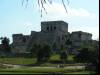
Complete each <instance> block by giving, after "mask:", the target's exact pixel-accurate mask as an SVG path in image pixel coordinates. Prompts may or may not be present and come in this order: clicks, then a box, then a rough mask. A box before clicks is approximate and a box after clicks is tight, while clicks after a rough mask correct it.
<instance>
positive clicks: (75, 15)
mask: <svg viewBox="0 0 100 75" xmlns="http://www.w3.org/2000/svg"><path fill="white" fill-rule="evenodd" d="M36 1H37V0H30V1H29V2H28V5H27V7H26V3H24V5H23V6H22V0H0V37H1V36H7V37H8V38H10V40H11V41H12V34H18V33H22V34H25V35H30V33H31V31H40V30H41V27H40V23H41V21H51V20H63V21H65V22H68V23H69V32H72V31H84V32H89V33H92V34H93V37H92V38H93V39H97V38H98V37H99V0H69V1H70V4H69V5H67V2H65V3H66V6H67V11H68V13H66V11H65V9H64V7H63V5H62V4H61V2H60V0H54V2H53V4H52V5H50V4H48V5H45V8H46V11H47V12H48V14H45V12H43V17H42V18H41V17H40V15H41V14H40V10H39V7H38V4H37V2H36ZM65 1H67V0H65Z"/></svg>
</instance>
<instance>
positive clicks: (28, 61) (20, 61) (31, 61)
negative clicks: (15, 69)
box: [0, 58, 36, 65]
mask: <svg viewBox="0 0 100 75" xmlns="http://www.w3.org/2000/svg"><path fill="white" fill-rule="evenodd" d="M0 63H6V64H23V65H24V64H34V63H36V58H0Z"/></svg>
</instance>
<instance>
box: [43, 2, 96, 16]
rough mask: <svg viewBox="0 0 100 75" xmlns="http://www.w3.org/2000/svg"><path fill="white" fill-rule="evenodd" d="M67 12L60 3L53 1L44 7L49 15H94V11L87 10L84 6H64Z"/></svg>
mask: <svg viewBox="0 0 100 75" xmlns="http://www.w3.org/2000/svg"><path fill="white" fill-rule="evenodd" d="M66 7H67V11H68V13H66V11H65V9H64V7H63V5H62V4H59V3H53V4H52V5H50V6H49V5H45V8H46V10H47V12H48V14H49V15H50V14H51V15H52V14H53V15H56V16H62V17H68V18H72V17H95V14H94V13H91V12H89V11H88V10H86V9H84V8H78V9H77V8H72V7H70V6H66Z"/></svg>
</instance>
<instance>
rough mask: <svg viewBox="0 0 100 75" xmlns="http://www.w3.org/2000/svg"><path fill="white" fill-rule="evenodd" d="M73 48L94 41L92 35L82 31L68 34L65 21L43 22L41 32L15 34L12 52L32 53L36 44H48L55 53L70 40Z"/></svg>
mask: <svg viewBox="0 0 100 75" xmlns="http://www.w3.org/2000/svg"><path fill="white" fill-rule="evenodd" d="M69 39H70V40H71V42H72V43H71V47H72V48H73V49H74V48H77V47H79V46H80V45H81V44H82V43H83V42H88V41H91V40H92V34H90V33H87V32H82V31H74V32H72V33H70V32H68V23H66V22H64V21H45V22H41V31H40V32H36V31H31V34H30V35H23V34H13V43H12V51H13V52H14V53H25V52H30V51H29V50H30V49H31V47H32V45H34V44H40V45H43V44H47V45H49V46H50V48H51V49H52V50H53V51H55V52H56V51H59V50H60V49H61V47H62V46H63V47H65V48H66V47H67V46H68V45H67V44H66V43H67V42H68V40H69Z"/></svg>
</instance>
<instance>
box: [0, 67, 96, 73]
mask: <svg viewBox="0 0 100 75" xmlns="http://www.w3.org/2000/svg"><path fill="white" fill-rule="evenodd" d="M6 73H8V74H34V73H35V74H37V73H39V74H41V73H65V74H90V73H93V74H94V73H95V72H91V71H84V70H82V69H66V68H32V67H23V68H20V69H1V70H0V74H6Z"/></svg>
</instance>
